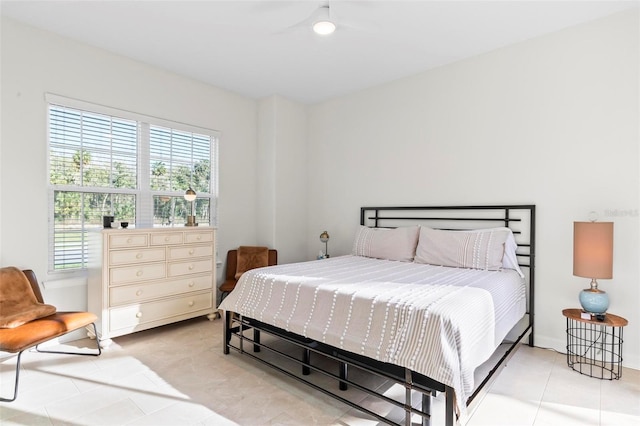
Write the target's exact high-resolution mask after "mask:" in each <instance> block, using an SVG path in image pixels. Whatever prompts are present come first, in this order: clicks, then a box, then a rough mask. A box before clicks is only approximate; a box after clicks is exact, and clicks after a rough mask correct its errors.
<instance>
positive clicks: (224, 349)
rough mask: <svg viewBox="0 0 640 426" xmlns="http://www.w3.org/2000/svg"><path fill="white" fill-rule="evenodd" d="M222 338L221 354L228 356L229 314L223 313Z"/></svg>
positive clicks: (229, 338) (229, 339) (229, 340)
mask: <svg viewBox="0 0 640 426" xmlns="http://www.w3.org/2000/svg"><path fill="white" fill-rule="evenodd" d="M222 337H223V339H224V346H223V347H222V353H224V354H225V355H229V342H231V312H229V311H224V326H223V329H222Z"/></svg>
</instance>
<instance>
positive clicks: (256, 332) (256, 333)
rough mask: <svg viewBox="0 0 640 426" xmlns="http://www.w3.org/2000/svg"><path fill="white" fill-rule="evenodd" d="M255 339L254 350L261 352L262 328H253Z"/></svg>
mask: <svg viewBox="0 0 640 426" xmlns="http://www.w3.org/2000/svg"><path fill="white" fill-rule="evenodd" d="M253 341H254V342H255V343H254V345H253V351H254V352H260V330H258V329H255V328H254V329H253Z"/></svg>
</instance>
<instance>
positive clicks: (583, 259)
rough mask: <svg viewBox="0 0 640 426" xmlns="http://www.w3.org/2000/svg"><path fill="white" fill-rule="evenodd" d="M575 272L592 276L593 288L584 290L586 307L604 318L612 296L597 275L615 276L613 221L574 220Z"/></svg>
mask: <svg viewBox="0 0 640 426" xmlns="http://www.w3.org/2000/svg"><path fill="white" fill-rule="evenodd" d="M573 275H575V276H577V277H584V278H591V286H590V288H587V289H584V290H582V291H581V292H580V304H581V305H582V309H583V310H584V311H585V312H587V313H589V314H592V315H595V316H596V318H598V319H604V315H605V313H606V312H607V309H608V308H609V296H608V295H607V293H606V292H605V291H603V290H600V289H599V288H598V282H597V281H596V279H598V278H600V279H611V278H613V222H595V221H594V222H574V223H573Z"/></svg>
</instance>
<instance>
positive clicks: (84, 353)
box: [35, 323, 102, 356]
mask: <svg viewBox="0 0 640 426" xmlns="http://www.w3.org/2000/svg"><path fill="white" fill-rule="evenodd" d="M91 325H92V326H93V332H94V334H95V336H96V346H97V348H98V353H97V354H94V353H87V352H66V351H45V350H42V349H39V348H38V346H39V345H36V347H35V350H36V352H40V353H46V354H67V355H86V356H100V355H101V354H102V348H100V341H99V340H98V330H97V329H96V324H95V323H91Z"/></svg>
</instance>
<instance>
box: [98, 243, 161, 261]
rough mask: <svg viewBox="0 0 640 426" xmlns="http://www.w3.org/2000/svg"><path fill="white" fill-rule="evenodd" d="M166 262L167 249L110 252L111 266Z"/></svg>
mask: <svg viewBox="0 0 640 426" xmlns="http://www.w3.org/2000/svg"><path fill="white" fill-rule="evenodd" d="M162 260H165V249H164V247H162V248H149V249H134V250H117V251H115V250H112V251H110V252H109V264H110V265H123V264H127V263H146V262H159V261H162Z"/></svg>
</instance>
